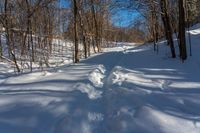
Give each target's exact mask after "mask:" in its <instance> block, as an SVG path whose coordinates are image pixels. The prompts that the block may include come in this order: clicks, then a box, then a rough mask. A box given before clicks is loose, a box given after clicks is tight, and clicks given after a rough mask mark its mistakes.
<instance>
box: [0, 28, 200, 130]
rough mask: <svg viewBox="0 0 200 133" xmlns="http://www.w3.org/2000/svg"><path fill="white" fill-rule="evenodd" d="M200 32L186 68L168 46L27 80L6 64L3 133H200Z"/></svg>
mask: <svg viewBox="0 0 200 133" xmlns="http://www.w3.org/2000/svg"><path fill="white" fill-rule="evenodd" d="M199 27H200V25H196V26H195V27H193V28H192V29H191V31H190V32H189V33H190V34H191V36H192V50H193V56H192V57H188V60H187V61H186V62H184V63H182V62H181V61H180V60H179V59H178V58H177V59H171V58H170V52H169V48H168V47H167V46H166V45H165V41H163V42H160V44H159V53H158V54H156V53H155V52H153V46H152V45H150V44H146V45H142V46H137V45H135V44H126V43H121V44H119V46H118V47H112V48H106V49H105V52H103V53H101V54H97V55H95V56H93V57H90V58H89V59H87V60H84V61H82V62H81V63H79V64H75V65H73V64H72V65H66V66H65V65H64V66H61V67H57V68H56V69H52V70H48V71H43V72H34V73H27V74H21V75H14V73H13V71H12V69H11V68H10V66H9V65H7V64H5V63H0V133H200V56H199V53H200V52H199V51H200V28H199ZM176 47H177V46H176Z"/></svg>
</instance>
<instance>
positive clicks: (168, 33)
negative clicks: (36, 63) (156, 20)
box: [160, 0, 176, 58]
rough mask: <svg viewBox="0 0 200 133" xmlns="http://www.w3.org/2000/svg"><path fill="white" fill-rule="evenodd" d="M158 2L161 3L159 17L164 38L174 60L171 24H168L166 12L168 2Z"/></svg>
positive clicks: (165, 0) (168, 19)
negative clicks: (162, 25)
mask: <svg viewBox="0 0 200 133" xmlns="http://www.w3.org/2000/svg"><path fill="white" fill-rule="evenodd" d="M160 2H161V3H160V5H161V10H162V14H161V17H162V21H163V24H164V29H165V33H166V38H167V39H168V44H169V46H170V49H171V54H172V58H176V53H175V48H174V42H173V36H172V27H171V24H170V18H169V14H168V11H167V9H168V6H167V3H168V1H167V0H161V1H160Z"/></svg>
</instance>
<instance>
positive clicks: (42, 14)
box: [0, 0, 200, 72]
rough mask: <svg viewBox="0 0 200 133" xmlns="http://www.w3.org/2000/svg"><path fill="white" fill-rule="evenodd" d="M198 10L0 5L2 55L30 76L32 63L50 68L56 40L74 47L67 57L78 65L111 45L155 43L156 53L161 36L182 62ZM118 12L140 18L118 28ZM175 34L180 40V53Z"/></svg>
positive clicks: (158, 1)
mask: <svg viewBox="0 0 200 133" xmlns="http://www.w3.org/2000/svg"><path fill="white" fill-rule="evenodd" d="M199 5H200V2H199V1H198V0H178V1H176V0H172V1H169V0H71V1H70V0H68V1H65V3H64V4H62V3H61V1H60V0H1V2H0V27H1V28H0V29H1V31H0V34H1V38H0V55H1V58H2V59H7V60H10V61H11V62H12V63H13V64H15V67H16V69H17V71H18V72H20V71H22V70H23V69H24V68H26V69H27V68H28V69H30V70H31V71H32V66H33V65H32V64H38V65H40V66H41V65H43V64H44V65H45V66H49V63H48V62H49V61H48V60H49V56H51V55H52V50H53V49H54V48H53V47H54V46H55V45H53V40H55V39H60V40H65V41H70V42H72V43H73V48H71V50H72V52H71V53H72V58H73V61H74V62H75V63H77V62H79V60H80V58H87V57H89V56H90V55H91V52H93V53H97V52H100V51H101V50H102V48H103V47H108V45H109V42H137V43H141V44H142V43H145V42H153V43H154V50H155V51H158V49H157V42H158V40H159V39H161V38H164V37H165V38H166V39H167V44H168V45H169V48H170V50H171V56H172V58H175V57H176V56H177V54H179V56H180V58H181V59H182V60H183V61H184V60H186V58H187V54H190V55H191V54H192V51H191V49H190V50H189V51H187V50H186V41H185V32H186V30H189V28H190V27H191V26H192V25H194V24H196V23H198V22H199V20H200V18H199V16H200V15H199V14H200V11H199V10H198V9H199ZM119 10H127V11H130V12H131V13H133V14H134V13H137V14H139V15H138V17H137V18H135V19H133V20H132V23H130V24H129V25H128V26H126V27H120V26H116V25H114V23H113V22H112V16H113V14H115V13H116V12H117V11H119ZM118 21H120V19H119V20H118ZM173 33H175V35H176V38H178V40H179V53H176V52H175V48H174V44H173V37H172V36H173ZM3 36H4V38H5V39H4V40H6V41H4V42H6V44H5V43H3ZM190 41H191V40H190ZM190 45H191V42H190ZM27 62H29V65H28V66H25V65H24V64H27Z"/></svg>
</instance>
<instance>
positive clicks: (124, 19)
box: [112, 9, 140, 27]
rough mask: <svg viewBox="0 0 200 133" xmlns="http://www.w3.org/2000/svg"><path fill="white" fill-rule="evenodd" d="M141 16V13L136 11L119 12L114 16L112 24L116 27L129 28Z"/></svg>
mask: <svg viewBox="0 0 200 133" xmlns="http://www.w3.org/2000/svg"><path fill="white" fill-rule="evenodd" d="M139 16H140V15H139V13H137V12H134V11H128V10H124V9H123V10H118V11H116V13H114V14H113V15H112V22H113V24H114V25H115V26H118V27H127V26H129V25H130V24H131V23H132V22H134V19H136V18H137V17H139Z"/></svg>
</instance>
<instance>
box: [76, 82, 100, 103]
mask: <svg viewBox="0 0 200 133" xmlns="http://www.w3.org/2000/svg"><path fill="white" fill-rule="evenodd" d="M73 88H74V89H76V90H79V91H81V92H82V93H87V94H88V97H89V98H90V99H93V100H94V99H98V98H101V97H102V96H101V94H102V91H99V90H96V89H95V88H94V87H93V86H91V85H90V84H84V83H77V84H76V85H74V87H73Z"/></svg>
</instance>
